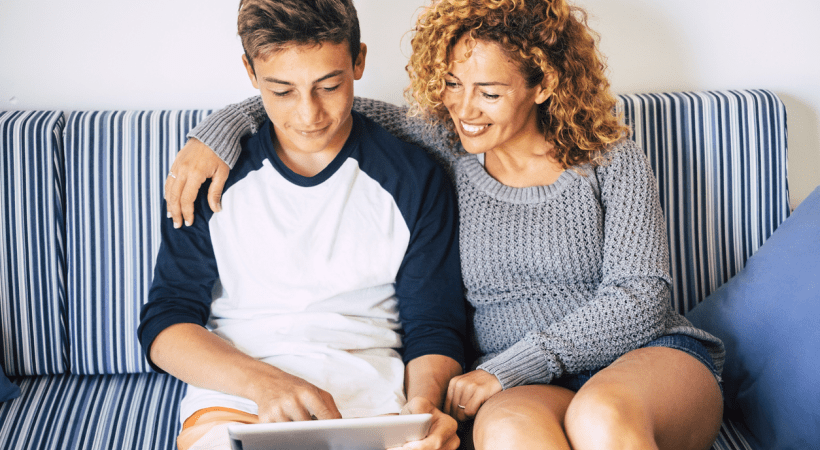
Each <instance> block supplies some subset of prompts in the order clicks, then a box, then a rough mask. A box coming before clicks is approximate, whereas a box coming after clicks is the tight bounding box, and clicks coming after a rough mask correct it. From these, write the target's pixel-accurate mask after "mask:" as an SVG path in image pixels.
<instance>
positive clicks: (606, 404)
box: [564, 347, 723, 450]
mask: <svg viewBox="0 0 820 450" xmlns="http://www.w3.org/2000/svg"><path fill="white" fill-rule="evenodd" d="M722 417H723V399H722V397H721V394H720V388H719V387H718V384H717V381H716V380H715V377H714V375H712V372H711V371H710V370H709V369H708V368H707V367H706V366H704V365H703V364H702V363H701V362H700V361H698V360H697V359H696V358H695V357H693V356H691V355H689V354H688V353H685V352H682V351H680V350H675V349H671V348H665V347H648V348H641V349H637V350H633V351H631V352H629V353H627V354H626V355H624V356H622V357H621V358H619V359H618V360H617V361H615V362H614V363H613V364H612V365H610V366H609V367H607V368H606V369H604V370H602V371H600V372H598V373H597V374H596V375H595V376H593V377H592V378H591V379H590V380H589V381H588V382H587V383H586V384H585V385H584V386H583V387H582V388H581V389H580V390H579V391H578V393H577V394H576V395H575V397H574V398H573V400H572V402H571V404H570V405H569V408H568V409H567V413H566V418H565V423H564V425H565V428H566V432H567V436H568V437H569V440H570V442H571V443H572V448H573V449H575V450H587V449H601V448H606V449H632V448H635V449H662V450H666V449H676V450H677V449H680V450H688V449H692V450H705V449H708V448H709V447H710V445H711V444H712V442H713V441H714V439H715V437H716V436H717V433H718V431H719V429H720V423H721V419H722Z"/></svg>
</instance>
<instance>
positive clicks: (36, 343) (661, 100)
mask: <svg viewBox="0 0 820 450" xmlns="http://www.w3.org/2000/svg"><path fill="white" fill-rule="evenodd" d="M620 100H621V103H620V107H621V108H622V109H623V112H624V114H625V118H626V120H627V121H628V122H629V124H630V125H631V126H632V127H633V129H634V135H633V138H634V139H635V140H636V141H638V143H639V144H640V145H641V146H642V147H643V148H644V149H645V151H646V152H647V154H648V155H649V159H650V161H651V164H652V167H653V169H654V170H655V173H656V175H657V178H658V181H659V185H660V191H661V201H662V206H663V209H664V212H665V215H666V219H667V226H668V231H669V236H670V248H671V250H672V251H671V259H672V266H671V267H672V276H673V278H674V281H675V286H674V293H673V300H674V304H675V307H676V308H677V309H678V310H680V311H681V312H684V313H685V312H686V311H688V310H689V309H691V308H692V307H693V306H694V305H696V304H697V303H698V302H700V301H701V300H702V299H703V298H704V297H706V296H707V295H708V294H709V293H710V292H712V291H714V290H715V289H716V288H717V287H718V286H720V285H721V284H722V283H724V282H725V281H726V280H728V279H729V278H730V277H731V276H733V275H734V274H735V273H737V272H738V271H739V270H740V269H741V268H742V267H743V265H744V262H745V261H746V259H747V258H748V257H749V256H751V255H752V254H753V253H754V252H755V250H757V249H758V248H759V247H760V246H761V244H762V243H763V242H764V241H765V240H766V239H767V238H768V237H769V236H770V235H771V234H772V232H773V231H774V230H775V228H776V227H777V226H778V224H780V223H781V222H782V221H783V220H784V219H785V218H786V217H787V216H788V214H789V207H788V191H787V177H786V121H785V120H786V119H785V109H784V107H783V104H782V103H781V102H780V100H779V99H778V98H777V97H776V96H775V95H774V94H773V93H771V92H768V91H752V90H748V91H719V92H692V93H664V94H640V95H622V96H620ZM208 112H209V111H141V112H133V111H127V112H126V111H117V112H103V111H87V112H73V113H71V114H68V116H67V118H66V115H64V114H63V113H61V112H45V111H43V112H31V111H0V139H1V140H0V177H2V178H0V180H1V183H2V185H1V186H0V187H1V188H2V192H0V231H2V237H0V319H1V321H0V343H1V344H2V345H0V349H2V353H1V354H0V363H2V367H3V369H5V373H6V374H7V375H8V376H9V378H10V379H11V381H12V382H14V383H15V384H17V385H18V386H20V388H21V391H22V394H21V396H20V397H19V398H16V399H14V400H11V401H7V402H5V403H2V404H0V448H2V449H116V450H127V449H163V450H165V449H169V450H170V449H173V448H174V439H175V436H176V434H177V433H178V430H179V418H178V409H177V408H178V403H179V400H180V398H181V396H182V395H183V393H184V385H183V384H182V383H180V382H179V381H177V380H175V379H173V378H171V377H169V376H166V375H160V374H156V373H153V372H152V371H151V369H150V368H149V367H148V364H147V362H146V361H145V359H144V357H143V356H142V354H141V351H140V347H139V344H138V342H137V338H136V327H137V323H138V314H139V310H140V307H141V306H142V304H143V303H144V302H145V301H146V298H147V292H148V288H149V286H150V283H151V276H152V273H153V270H152V268H153V262H154V258H155V256H156V253H157V250H158V248H159V222H160V220H162V218H161V217H159V211H160V201H161V198H162V194H163V192H162V190H163V182H164V178H165V174H167V173H168V169H169V167H170V163H171V161H172V159H173V156H174V154H175V153H176V152H177V151H178V149H179V148H181V146H182V145H183V144H184V141H185V139H186V138H185V135H186V133H187V131H188V130H189V129H190V128H192V127H193V126H194V125H195V124H196V123H197V122H198V121H200V120H202V118H203V117H205V116H206V115H207V114H208ZM744 433H746V431H744V428H743V426H742V424H739V423H734V422H732V421H731V420H728V419H727V420H726V421H724V424H723V427H722V430H721V435H720V437H719V439H718V441H717V442H716V443H715V446H714V448H715V449H744V448H751V447H749V445H748V443H747V441H746V439H744Z"/></svg>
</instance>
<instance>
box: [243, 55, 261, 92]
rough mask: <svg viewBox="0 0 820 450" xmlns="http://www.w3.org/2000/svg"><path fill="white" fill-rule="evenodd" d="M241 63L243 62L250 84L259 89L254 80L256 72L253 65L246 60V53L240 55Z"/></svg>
mask: <svg viewBox="0 0 820 450" xmlns="http://www.w3.org/2000/svg"><path fill="white" fill-rule="evenodd" d="M242 63H243V64H245V70H247V71H248V78H250V79H251V84H252V85H253V87H254V88H256V89H259V84H258V83H257V82H256V73H255V72H254V71H253V66H252V65H251V63H250V61H248V56H247V55H244V54H243V55H242Z"/></svg>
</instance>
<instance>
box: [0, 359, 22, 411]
mask: <svg viewBox="0 0 820 450" xmlns="http://www.w3.org/2000/svg"><path fill="white" fill-rule="evenodd" d="M19 396H20V388H19V387H18V386H17V385H16V384H14V383H12V382H11V381H9V379H8V378H7V377H6V373H5V372H4V371H3V366H0V403H2V402H5V401H8V400H12V399H15V398H17V397H19Z"/></svg>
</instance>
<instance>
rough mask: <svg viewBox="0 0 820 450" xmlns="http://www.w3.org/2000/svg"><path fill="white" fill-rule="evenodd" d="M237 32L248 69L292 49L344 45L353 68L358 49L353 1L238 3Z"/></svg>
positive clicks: (252, 0)
mask: <svg viewBox="0 0 820 450" xmlns="http://www.w3.org/2000/svg"><path fill="white" fill-rule="evenodd" d="M237 28H238V31H239V37H240V38H241V39H242V47H243V48H244V50H245V55H246V57H247V58H248V63H250V65H251V68H252V67H253V59H254V58H258V57H266V56H268V55H270V54H272V53H274V52H277V51H279V50H282V49H285V48H287V47H290V46H293V45H320V44H322V43H323V42H332V43H334V44H341V43H342V42H347V43H348V45H349V47H350V56H351V57H352V58H353V63H354V64H355V63H356V58H358V57H359V51H360V49H361V33H360V31H359V17H358V15H357V14H356V8H354V7H353V2H352V0H241V1H240V2H239V17H238V19H237Z"/></svg>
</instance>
